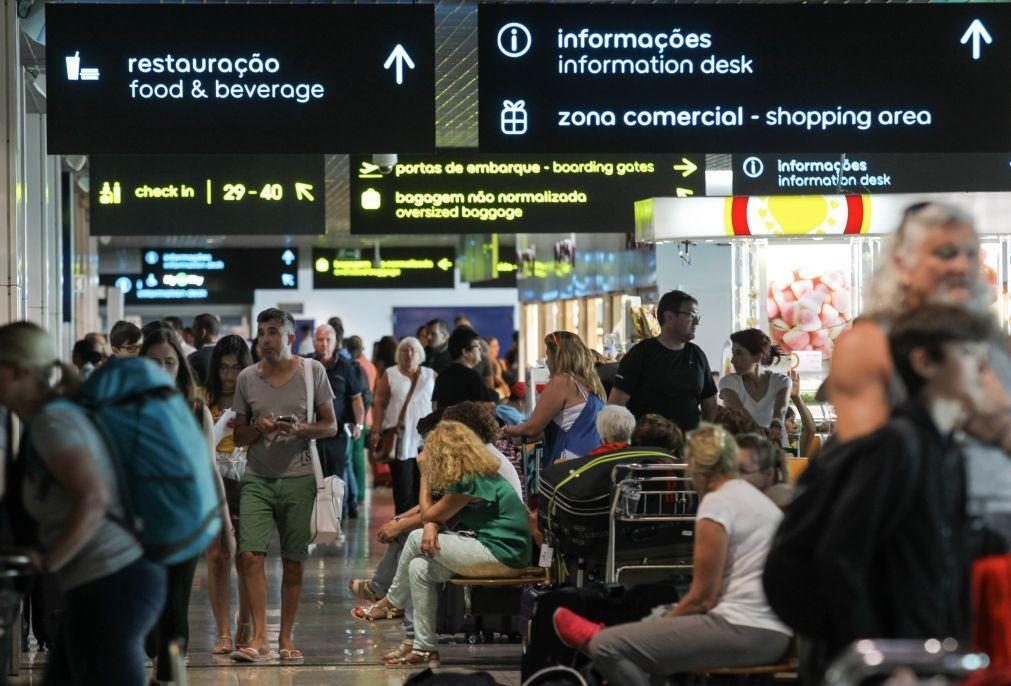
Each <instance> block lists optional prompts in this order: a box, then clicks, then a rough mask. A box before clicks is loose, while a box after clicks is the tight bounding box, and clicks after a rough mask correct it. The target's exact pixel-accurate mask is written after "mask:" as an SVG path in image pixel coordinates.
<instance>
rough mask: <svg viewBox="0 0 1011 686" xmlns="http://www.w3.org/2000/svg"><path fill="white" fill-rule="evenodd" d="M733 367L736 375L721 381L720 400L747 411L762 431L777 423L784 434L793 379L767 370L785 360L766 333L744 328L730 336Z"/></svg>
mask: <svg viewBox="0 0 1011 686" xmlns="http://www.w3.org/2000/svg"><path fill="white" fill-rule="evenodd" d="M730 343H731V344H732V348H731V352H730V364H731V365H732V366H733V368H734V373H733V374H727V375H726V376H724V377H723V378H722V379H720V400H721V401H723V404H724V405H726V406H727V407H732V408H734V409H738V410H744V411H745V412H747V413H748V414H749V415H751V416H752V418H753V419H754V420H755V422H756V423H757V424H758V425H759V426H760V427H762V428H763V429H768V428H769V427H770V426H771V425H772V424H774V423H775V424H778V425H779V427H780V433H781V435H782V436H783V438H784V439H785V436H786V432H784V431H782V427H783V420H784V417H785V415H786V408H787V405H788V404H789V402H790V387H791V385H792V383H791V381H790V377H788V376H787V375H786V374H782V373H780V372H774V371H772V370H770V369H764V367H768V366H770V365H773V364H775V363H777V362H779V360H780V359H781V358H782V357H783V351H782V350H780V349H779V347H778V346H776V345H774V344H773V342H772V339H771V338H769V337H768V336H767V335H766V334H765V332H764V331H760V330H758V329H744V330H743V331H736V332H734V333H732V334H730Z"/></svg>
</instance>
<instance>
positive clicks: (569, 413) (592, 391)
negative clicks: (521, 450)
mask: <svg viewBox="0 0 1011 686" xmlns="http://www.w3.org/2000/svg"><path fill="white" fill-rule="evenodd" d="M544 349H545V357H546V359H547V363H548V371H549V372H551V378H550V379H549V380H548V383H547V385H545V386H544V391H543V392H542V393H541V397H540V398H539V399H538V400H537V406H536V407H534V411H533V414H531V415H530V419H528V420H527V421H525V422H523V423H522V424H517V425H516V426H509V427H506V428H505V430H504V433H505V435H506V436H511V437H516V436H519V437H524V438H531V437H534V436H540V435H541V434H544V457H543V465H542V466H544V467H547V466H548V465H550V464H552V463H553V462H554V461H555V460H568V459H571V458H574V457H583V456H584V455H586V454H587V453H589V452H590V451H591V450H593V449H594V448H596V447H597V446H599V445H600V434H599V433H598V432H597V427H596V424H595V422H596V419H597V413H598V412H600V410H601V409H603V407H604V404H605V395H604V386H603V385H602V384H601V383H600V377H598V376H597V371H596V369H595V368H594V358H593V354H592V353H591V352H590V349H589V348H587V347H586V344H585V343H583V341H582V339H581V338H580V337H579V336H577V335H576V334H574V333H569V332H568V331H555V332H554V333H551V334H548V335H547V336H546V337H545V338H544Z"/></svg>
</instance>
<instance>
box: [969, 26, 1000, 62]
mask: <svg viewBox="0 0 1011 686" xmlns="http://www.w3.org/2000/svg"><path fill="white" fill-rule="evenodd" d="M969 39H972V59H974V60H978V59H979V41H980V40H982V41H983V42H984V43H986V44H987V45H990V43H993V38H991V37H990V33H989V32H988V31H987V30H986V27H985V26H983V22H981V21H980V20H979V19H973V20H972V23H971V24H969V28H967V29H966V30H965V33H964V34H962V45H965V44H966V43H968V42H969Z"/></svg>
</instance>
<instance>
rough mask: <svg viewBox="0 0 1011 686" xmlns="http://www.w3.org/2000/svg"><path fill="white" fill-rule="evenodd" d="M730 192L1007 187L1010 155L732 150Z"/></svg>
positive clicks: (1009, 185) (933, 190)
mask: <svg viewBox="0 0 1011 686" xmlns="http://www.w3.org/2000/svg"><path fill="white" fill-rule="evenodd" d="M733 160H734V162H733V165H734V166H733V193H734V195H810V194H820V193H872V194H879V193H944V192H952V191H966V192H971V191H989V192H999V191H1011V154H999V153H989V154H986V153H982V154H975V155H973V154H950V155H932V154H906V155H901V154H900V155H887V154H873V153H871V154H846V153H841V154H835V155H813V154H807V155H789V154H787V155H734V156H733Z"/></svg>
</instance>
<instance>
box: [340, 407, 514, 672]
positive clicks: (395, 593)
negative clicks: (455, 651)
mask: <svg viewBox="0 0 1011 686" xmlns="http://www.w3.org/2000/svg"><path fill="white" fill-rule="evenodd" d="M418 462H419V466H420V468H421V503H420V506H421V521H422V522H423V524H424V526H423V528H422V529H421V530H415V531H412V532H411V534H410V535H409V536H408V537H407V543H406V545H405V546H404V550H403V552H402V553H401V555H400V562H399V563H398V566H397V573H396V576H394V577H393V583H392V584H391V585H390V589H389V591H388V592H387V594H386V597H385V598H383V599H381V600H379V601H378V602H377V603H375V605H372V606H370V607H368V608H365V610H364V611H363V612H362V613H361V614H364V615H368V617H369V620H367V621H377V620H380V619H396V618H399V617H401V616H403V610H402V608H403V607H404V605H405V604H406V603H407V600H408V596H410V599H411V600H412V601H413V603H414V646H413V648H412V650H411V651H410V652H407V653H404V654H400V655H390V656H389V658H388V659H387V662H386V664H387V666H389V667H406V668H417V667H424V666H427V665H438V663H439V653H438V636H437V634H436V616H437V611H438V602H439V587H440V586H441V585H442V584H443V583H445V582H446V581H449V580H450V579H451V578H453V577H454V576H495V577H503V576H519V575H520V574H522V573H523V570H524V569H525V568H526V566H527V565H528V564H529V563H530V553H531V537H530V525H529V523H528V521H527V511H526V508H524V507H523V503H522V502H521V501H520V498H519V496H518V495H517V494H516V491H515V489H514V488H513V487H512V486H510V485H509V483H508V482H507V481H506V480H505V479H503V478H502V477H501V476H500V475H499V473H498V470H499V460H497V459H496V458H494V457H492V455H491V454H490V453H489V452H488V450H487V448H485V446H484V444H483V443H481V440H480V439H479V438H478V437H477V436H476V435H475V434H474V432H473V431H471V430H470V429H468V428H467V427H466V426H464V425H463V424H461V423H460V422H454V421H448V420H443V421H442V422H440V423H439V425H438V426H437V427H436V428H435V429H434V430H433V431H432V432H431V433H430V434H428V436H426V437H425V450H424V452H423V453H422V454H421V456H420V457H419V460H418ZM433 489H434V490H438V491H442V492H443V496H442V498H440V499H439V501H438V502H434V501H433V499H432V490H433ZM450 518H456V521H457V522H459V523H460V524H461V525H462V527H463V528H464V529H466V530H467V532H468V533H467V534H466V535H465V534H458V533H452V532H440V531H439V526H440V525H441V524H443V523H445V522H446V521H448V520H449V519H450ZM354 616H355V617H356V618H359V619H363V617H360V616H359V615H358V614H355V615H354Z"/></svg>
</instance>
